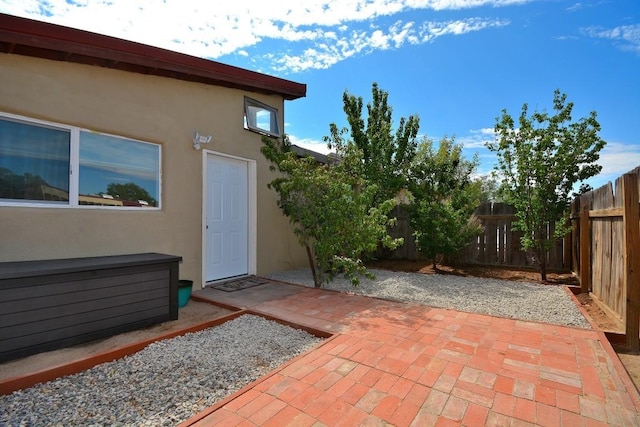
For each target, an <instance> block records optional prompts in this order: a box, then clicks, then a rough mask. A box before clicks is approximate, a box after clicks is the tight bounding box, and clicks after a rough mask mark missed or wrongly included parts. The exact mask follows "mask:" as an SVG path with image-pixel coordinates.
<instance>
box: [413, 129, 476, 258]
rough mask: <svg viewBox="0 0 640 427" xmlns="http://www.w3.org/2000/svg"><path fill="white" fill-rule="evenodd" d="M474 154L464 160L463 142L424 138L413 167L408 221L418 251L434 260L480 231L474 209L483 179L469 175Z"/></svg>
mask: <svg viewBox="0 0 640 427" xmlns="http://www.w3.org/2000/svg"><path fill="white" fill-rule="evenodd" d="M477 165H478V160H477V158H475V157H474V159H473V160H471V161H470V160H466V159H464V157H463V156H462V145H460V144H456V143H455V142H454V139H453V138H447V137H445V138H443V139H442V140H441V141H440V144H439V146H438V148H437V149H436V148H435V147H434V146H433V141H431V140H430V139H427V138H425V139H424V140H423V141H422V142H421V143H420V145H419V147H418V151H417V155H416V157H415V159H414V164H413V167H412V180H411V181H412V184H411V186H410V190H411V193H412V194H413V196H414V201H413V203H412V204H411V205H409V212H410V215H409V223H410V225H411V228H412V229H413V230H414V235H415V238H416V245H417V246H418V249H419V250H420V252H422V253H423V254H425V255H426V256H428V257H429V258H430V259H431V260H432V261H433V266H434V268H435V267H436V265H437V259H438V257H439V256H441V255H452V254H456V253H458V252H459V251H460V250H462V249H463V248H464V247H465V246H466V245H468V244H469V242H470V241H471V239H472V238H473V237H474V236H477V235H478V234H479V233H480V232H481V227H480V225H479V223H478V221H477V220H476V219H475V218H474V217H473V211H474V209H475V208H476V207H477V206H478V204H479V202H480V198H481V195H482V183H481V181H478V180H475V181H474V180H473V179H472V174H473V173H474V171H475V169H476V167H477Z"/></svg>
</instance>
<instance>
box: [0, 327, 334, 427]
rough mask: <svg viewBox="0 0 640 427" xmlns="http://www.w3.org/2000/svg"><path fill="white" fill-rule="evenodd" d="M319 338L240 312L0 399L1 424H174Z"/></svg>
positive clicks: (275, 365)
mask: <svg viewBox="0 0 640 427" xmlns="http://www.w3.org/2000/svg"><path fill="white" fill-rule="evenodd" d="M321 341H322V339H321V338H317V337H315V336H313V335H311V334H308V333H307V332H305V331H301V330H298V329H294V328H291V327H289V326H285V325H281V324H279V323H277V322H274V321H271V320H266V319H264V318H262V317H258V316H253V315H243V316H240V317H238V318H236V319H233V320H230V321H228V322H225V323H223V324H222V325H220V326H216V327H212V328H209V329H206V330H204V331H201V332H195V333H191V334H187V335H184V336H180V337H176V338H172V339H168V340H164V341H160V342H156V343H154V344H151V345H149V346H148V347H146V348H145V349H144V350H141V351H140V352H138V353H135V354H133V355H131V356H128V357H125V358H123V359H120V360H116V361H114V362H110V363H104V364H101V365H98V366H95V367H94V368H92V369H89V370H86V371H83V372H81V373H78V374H75V375H70V376H67V377H63V378H59V379H57V380H53V381H49V382H47V383H43V384H38V385H35V386H33V387H31V388H28V389H25V390H19V391H16V392H14V393H12V394H10V395H7V396H0V426H51V425H55V426H58V425H60V426H80V425H82V426H125V425H126V426H131V425H136V426H138V425H148V426H173V425H176V424H178V423H180V422H181V421H184V420H186V419H188V418H190V417H192V416H193V415H195V414H197V413H198V412H200V411H202V410H204V409H205V408H207V407H209V406H211V405H213V404H214V403H215V402H217V401H219V400H222V399H223V398H225V397H226V396H228V395H230V394H232V393H234V392H235V391H237V390H239V389H241V388H242V387H244V386H245V385H247V384H249V383H250V382H252V381H255V380H256V379H258V378H259V377H260V376H262V375H265V374H267V373H268V372H270V371H272V370H273V369H275V368H276V367H278V366H280V365H282V364H283V363H284V362H286V361H287V360H289V359H292V358H293V357H295V356H297V355H299V354H301V353H303V352H305V351H307V350H308V349H310V348H311V347H312V346H314V345H316V344H318V343H319V342H321Z"/></svg>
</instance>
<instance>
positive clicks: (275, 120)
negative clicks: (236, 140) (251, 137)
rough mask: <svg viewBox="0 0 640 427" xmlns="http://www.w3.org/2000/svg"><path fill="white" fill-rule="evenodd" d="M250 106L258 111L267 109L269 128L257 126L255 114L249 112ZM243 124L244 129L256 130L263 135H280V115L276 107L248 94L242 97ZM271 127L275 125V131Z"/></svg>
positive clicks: (277, 136)
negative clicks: (269, 116) (269, 115)
mask: <svg viewBox="0 0 640 427" xmlns="http://www.w3.org/2000/svg"><path fill="white" fill-rule="evenodd" d="M252 108H254V109H258V110H260V111H267V112H268V113H269V114H271V120H270V124H271V126H270V129H265V128H262V127H260V126H258V123H257V122H258V121H257V119H256V116H257V114H252V113H251V111H250V109H252ZM244 124H245V129H248V130H250V131H252V132H257V133H259V134H263V135H270V136H273V137H276V138H279V137H280V136H281V135H282V132H280V115H279V112H278V109H277V108H274V107H271V106H270V105H267V104H265V103H264V102H260V101H257V100H255V99H253V98H249V97H248V96H245V97H244ZM273 127H275V132H274V129H273Z"/></svg>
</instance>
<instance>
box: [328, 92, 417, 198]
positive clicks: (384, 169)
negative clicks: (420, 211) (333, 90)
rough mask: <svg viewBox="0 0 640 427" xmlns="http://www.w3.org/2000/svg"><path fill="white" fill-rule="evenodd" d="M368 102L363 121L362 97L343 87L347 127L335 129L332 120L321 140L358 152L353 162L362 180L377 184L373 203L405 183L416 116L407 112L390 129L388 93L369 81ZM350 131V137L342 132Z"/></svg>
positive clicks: (414, 139) (412, 150)
mask: <svg viewBox="0 0 640 427" xmlns="http://www.w3.org/2000/svg"><path fill="white" fill-rule="evenodd" d="M371 94H372V102H371V103H369V104H367V113H368V118H367V123H366V127H365V120H364V118H363V117H362V107H363V100H362V97H356V96H354V95H351V94H349V92H347V91H345V92H344V94H343V96H342V100H343V103H344V107H343V108H344V112H345V113H346V115H347V122H348V123H349V128H350V130H348V129H347V128H343V129H339V128H338V126H337V125H336V124H335V123H331V124H330V125H329V129H330V133H331V135H330V136H328V137H325V138H324V140H325V142H327V143H328V145H329V146H330V147H331V148H333V147H335V148H336V149H337V150H338V151H344V150H345V147H346V146H347V145H353V146H355V147H356V148H358V149H359V150H360V151H361V152H362V161H361V162H360V163H358V164H355V165H353V166H354V167H355V168H356V169H357V173H358V174H360V175H361V176H362V177H363V178H364V179H365V180H367V181H369V182H372V183H375V184H376V185H377V186H378V189H377V191H376V194H375V195H374V199H373V203H374V204H377V203H382V202H383V201H385V200H387V199H390V198H393V197H395V196H396V195H397V194H398V192H399V191H400V190H401V189H402V188H404V187H406V186H407V176H408V172H409V167H410V165H411V162H412V160H413V157H414V156H415V152H416V147H417V143H416V136H417V134H418V129H419V127H420V119H419V118H418V117H417V116H414V115H411V116H409V117H408V118H404V117H402V118H400V122H399V124H398V129H397V130H396V131H395V133H394V132H393V122H392V117H391V116H392V112H393V109H392V107H391V106H390V105H389V104H388V98H389V94H388V92H385V91H384V90H381V89H379V88H378V84H377V83H373V85H372V88H371ZM347 132H350V136H351V139H345V138H344V135H345V134H346V133H347Z"/></svg>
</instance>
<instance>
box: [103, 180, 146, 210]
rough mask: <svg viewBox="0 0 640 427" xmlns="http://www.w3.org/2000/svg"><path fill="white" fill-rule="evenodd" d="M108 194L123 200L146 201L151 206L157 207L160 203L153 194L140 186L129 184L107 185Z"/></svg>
mask: <svg viewBox="0 0 640 427" xmlns="http://www.w3.org/2000/svg"><path fill="white" fill-rule="evenodd" d="M107 194H109V195H111V196H113V197H116V198H118V199H121V200H144V201H146V202H148V203H149V205H150V206H157V203H158V201H157V200H156V199H154V198H153V197H151V194H149V192H148V191H147V190H145V189H144V188H142V187H140V186H139V185H138V184H136V183H133V182H128V183H126V184H117V183H115V182H112V183H111V184H109V185H107Z"/></svg>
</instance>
